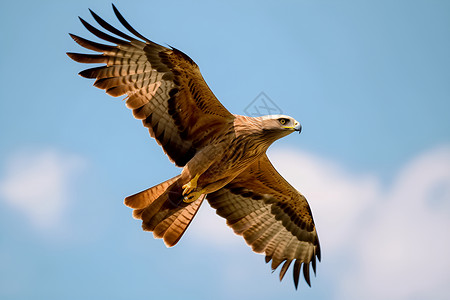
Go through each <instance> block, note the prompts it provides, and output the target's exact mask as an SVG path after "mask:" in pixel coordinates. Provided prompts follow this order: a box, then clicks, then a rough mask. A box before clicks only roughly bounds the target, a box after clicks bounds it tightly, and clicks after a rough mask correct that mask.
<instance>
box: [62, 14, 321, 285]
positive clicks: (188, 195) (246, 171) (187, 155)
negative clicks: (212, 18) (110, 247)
mask: <svg viewBox="0 0 450 300" xmlns="http://www.w3.org/2000/svg"><path fill="white" fill-rule="evenodd" d="M113 9H114V13H115V15H116V16H117V18H118V19H119V21H120V23H122V25H123V26H124V27H125V28H126V29H127V30H128V31H129V34H132V35H134V37H133V36H131V35H129V34H127V33H124V32H122V31H119V30H118V29H116V28H115V27H113V26H111V25H110V24H109V23H107V22H106V21H104V20H103V19H102V18H100V17H99V16H98V15H97V14H95V13H94V12H92V11H90V12H91V14H92V16H93V18H94V19H95V21H97V23H98V24H99V25H100V26H101V27H103V29H105V30H106V31H107V32H109V33H106V32H104V31H101V30H99V29H97V28H95V27H94V26H92V25H90V24H89V23H87V22H86V21H85V20H83V19H82V18H80V20H81V23H82V24H83V25H84V27H86V29H87V30H89V31H90V32H91V33H92V34H94V35H95V36H97V37H98V38H100V39H102V40H105V41H107V42H110V43H112V44H113V45H106V44H100V43H96V42H92V41H89V40H87V39H84V38H81V37H79V36H76V35H73V34H70V36H71V37H72V38H73V39H74V41H75V42H77V43H78V44H79V45H81V46H83V47H84V48H87V49H89V50H93V51H96V52H99V53H101V54H80V53H67V55H68V56H69V57H70V58H72V59H73V60H75V61H77V62H80V63H95V64H103V65H101V66H99V67H95V68H90V69H86V70H84V71H82V72H80V73H79V74H80V75H81V76H83V77H86V78H94V79H96V80H95V83H94V86H96V87H98V88H101V89H104V90H106V93H107V94H109V95H111V96H114V97H117V96H122V95H127V97H126V106H127V107H128V108H129V109H131V110H132V111H133V115H134V117H135V118H136V119H140V120H142V122H143V124H144V126H145V127H147V128H148V130H149V131H150V136H151V137H153V138H155V139H156V141H157V143H158V144H159V145H161V146H162V148H163V149H164V152H165V153H166V154H167V156H168V157H169V159H170V160H171V161H172V162H174V163H175V165H176V166H178V167H181V168H183V169H182V171H181V174H180V175H178V176H176V177H174V178H172V179H169V180H167V181H165V182H163V183H161V184H158V185H156V186H154V187H151V188H149V189H147V190H145V191H142V192H140V193H137V194H135V195H132V196H129V197H127V198H126V199H125V204H126V205H127V206H129V207H130V208H132V209H134V211H133V217H134V218H136V219H140V220H142V228H143V229H144V230H146V231H152V232H153V235H154V236H155V237H156V238H162V239H163V240H164V242H165V244H166V245H167V246H168V247H172V246H174V245H175V244H176V243H177V242H178V241H179V240H180V238H181V236H182V235H183V233H184V232H185V230H186V229H187V227H188V226H189V224H190V222H191V221H192V219H193V218H194V216H195V214H196V213H197V211H198V209H199V207H200V205H201V204H202V202H203V200H204V199H207V200H208V202H209V204H210V205H211V206H212V207H213V208H214V209H216V212H217V214H218V215H219V216H221V217H223V218H225V219H226V220H227V224H228V225H229V226H230V227H231V228H233V230H234V232H235V233H236V234H238V235H242V236H243V237H244V239H245V241H246V242H247V244H249V245H250V246H251V247H252V249H253V251H255V252H257V253H264V254H265V256H266V262H270V261H271V260H272V270H275V269H277V268H278V267H279V266H280V265H281V264H282V263H283V262H284V264H283V266H282V267H281V270H280V274H279V277H280V280H282V279H283V277H284V275H285V273H286V271H287V269H288V268H289V266H290V265H291V263H292V262H294V267H293V273H294V284H295V288H297V287H298V281H299V275H300V269H301V266H302V265H303V275H304V278H305V280H306V282H307V283H308V285H311V283H310V270H309V269H310V265H312V268H313V270H314V273H315V272H316V257H317V259H318V260H319V261H320V245H319V239H318V237H317V232H316V227H315V225H314V221H313V217H312V213H311V209H310V208H309V205H308V202H307V201H306V199H305V197H304V196H303V195H302V194H300V193H299V192H298V191H297V190H296V189H295V188H294V187H292V186H291V185H290V184H289V183H288V182H287V181H286V180H285V179H284V178H283V177H282V176H281V175H280V174H279V173H278V172H277V171H276V170H275V168H274V167H273V165H272V164H271V163H270V161H269V159H268V158H267V155H266V150H267V148H268V147H269V146H270V145H271V144H272V143H273V142H274V141H276V140H277V139H279V138H281V137H284V136H286V135H288V134H291V133H292V132H294V131H297V132H300V131H301V126H300V123H299V122H297V121H296V120H294V119H293V118H291V117H289V116H285V115H270V116H263V117H256V118H252V117H246V116H240V115H235V114H232V113H230V112H229V111H228V110H227V109H226V108H225V107H224V106H223V105H222V104H221V103H220V102H219V100H217V98H216V97H215V96H214V94H213V92H212V91H211V90H210V89H209V87H208V85H207V84H206V82H205V80H204V79H203V77H202V75H201V73H200V70H199V68H198V66H197V65H196V64H195V62H194V61H193V60H192V59H191V58H189V56H187V55H186V54H184V53H183V52H181V51H179V50H177V49H175V48H173V47H163V46H161V45H158V44H156V43H154V42H152V41H150V40H148V39H147V38H145V37H144V36H143V35H141V34H140V33H138V32H137V31H136V30H135V29H134V28H133V27H131V26H130V24H129V23H128V22H127V21H126V20H125V19H124V17H123V16H122V15H121V14H120V13H119V11H118V10H117V9H116V7H115V6H114V5H113ZM111 34H113V35H114V36H113V35H111Z"/></svg>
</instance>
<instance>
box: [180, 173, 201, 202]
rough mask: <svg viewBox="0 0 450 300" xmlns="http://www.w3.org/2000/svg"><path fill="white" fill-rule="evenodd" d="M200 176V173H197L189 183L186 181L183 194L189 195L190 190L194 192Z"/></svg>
mask: <svg viewBox="0 0 450 300" xmlns="http://www.w3.org/2000/svg"><path fill="white" fill-rule="evenodd" d="M199 177H200V174H197V175H195V176H194V178H192V179H191V181H189V182H188V183H186V184H185V185H183V186H182V188H183V193H182V195H187V194H189V193H190V192H192V191H193V190H194V189H195V188H197V180H198V178H199ZM184 198H185V199H186V197H184ZM194 200H195V199H194ZM192 201H193V200H192ZM184 202H186V201H184Z"/></svg>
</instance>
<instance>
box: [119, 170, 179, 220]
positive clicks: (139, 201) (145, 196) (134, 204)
mask: <svg viewBox="0 0 450 300" xmlns="http://www.w3.org/2000/svg"><path fill="white" fill-rule="evenodd" d="M178 178H180V175H178V176H175V177H174V178H171V179H169V180H167V181H164V182H163V183H160V184H158V185H155V186H153V187H151V188H149V189H146V190H145V191H142V192H139V193H137V194H134V195H132V196H128V197H126V198H125V201H124V203H125V205H126V206H128V207H130V208H133V209H136V210H140V209H143V208H146V207H147V206H149V205H150V204H151V203H152V202H153V201H155V200H156V199H157V198H158V197H159V196H161V195H162V194H163V193H164V192H165V191H166V189H167V188H168V187H169V186H170V185H171V184H173V183H174V182H175V181H177V180H178ZM136 210H135V211H134V212H133V217H134V218H136V219H140V214H139V213H137V212H136ZM135 214H136V216H135Z"/></svg>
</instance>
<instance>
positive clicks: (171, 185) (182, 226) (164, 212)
mask: <svg viewBox="0 0 450 300" xmlns="http://www.w3.org/2000/svg"><path fill="white" fill-rule="evenodd" d="M179 178H180V175H178V176H175V177H173V178H171V179H169V180H167V181H164V182H163V183H160V184H158V185H155V186H153V187H151V188H149V189H147V190H144V191H142V192H139V193H137V194H134V195H132V196H129V197H127V198H125V205H126V206H128V207H130V208H133V209H134V211H133V218H135V219H139V220H142V229H144V230H145V231H153V236H154V237H155V238H162V239H163V240H164V243H165V244H166V246H167V247H172V246H174V245H176V243H178V241H179V240H180V238H181V237H182V236H183V234H184V232H185V231H186V229H187V227H188V226H189V224H190V223H191V221H192V219H193V218H194V216H195V214H196V213H197V211H198V209H199V208H200V205H201V204H202V202H203V200H204V199H205V196H206V195H201V196H200V197H199V198H198V199H197V200H195V201H193V202H191V203H185V202H183V200H182V199H183V197H182V191H183V189H182V188H181V186H182V184H180V183H179Z"/></svg>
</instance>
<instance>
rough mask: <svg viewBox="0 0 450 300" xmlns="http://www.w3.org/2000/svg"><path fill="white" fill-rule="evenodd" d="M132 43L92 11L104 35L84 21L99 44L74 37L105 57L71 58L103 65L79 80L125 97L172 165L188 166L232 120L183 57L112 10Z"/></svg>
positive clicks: (122, 33)
mask: <svg viewBox="0 0 450 300" xmlns="http://www.w3.org/2000/svg"><path fill="white" fill-rule="evenodd" d="M113 9H114V12H115V14H116V16H117V18H118V19H119V21H120V22H121V23H122V25H123V26H124V27H125V28H126V29H128V31H129V32H130V33H131V34H132V35H134V36H136V37H137V38H135V37H132V36H130V35H128V34H126V33H124V32H121V31H119V30H118V29H116V28H115V27H113V26H112V25H110V24H108V23H107V22H106V21H104V20H103V19H102V18H100V17H99V16H98V15H96V14H95V13H94V12H92V11H91V14H92V16H93V17H94V19H95V20H96V21H97V23H98V24H99V25H100V26H101V27H103V28H104V29H105V30H107V31H109V33H112V34H114V35H116V36H118V37H115V36H112V35H110V34H109V33H105V32H103V31H100V30H99V29H97V28H95V27H93V26H92V25H90V24H89V23H87V22H86V21H85V20H83V19H82V18H80V20H81V22H82V24H83V25H84V26H85V27H86V29H87V30H89V31H90V32H91V33H92V34H94V35H95V36H97V37H98V38H100V39H102V40H104V41H107V42H111V43H113V44H115V45H105V44H99V43H96V42H92V41H89V40H86V39H84V38H81V37H79V36H76V35H73V34H71V35H70V36H71V37H72V38H73V39H74V40H75V42H77V43H78V44H79V45H81V46H83V47H85V48H87V49H89V50H93V51H96V52H100V53H101V54H80V53H67V55H68V56H69V57H70V58H72V59H73V60H75V61H77V62H80V63H100V64H105V65H103V66H100V67H95V68H90V69H87V70H84V71H82V72H80V73H79V74H80V75H81V76H83V77H86V78H94V79H96V81H95V83H94V86H96V87H98V88H101V89H104V90H106V93H107V94H109V95H111V96H115V97H117V96H121V95H127V97H126V105H127V107H128V108H130V109H132V110H133V115H134V117H135V118H137V119H141V120H142V121H143V124H144V126H145V127H147V128H148V129H149V131H150V135H151V136H152V137H154V138H155V139H156V141H157V142H158V144H160V145H161V146H162V147H163V149H164V152H165V153H166V154H167V155H168V156H169V158H170V160H171V161H173V162H175V164H176V165H177V166H184V165H185V164H186V163H187V162H188V161H189V160H190V159H191V158H192V157H193V156H194V155H195V153H196V152H197V151H198V150H199V149H201V148H202V147H203V146H204V145H207V144H208V143H209V142H210V141H211V140H212V139H214V138H215V137H217V136H220V134H221V133H222V132H225V131H227V130H228V128H229V127H230V126H232V122H233V119H234V116H233V115H232V114H231V113H230V112H229V111H228V110H227V109H226V108H225V107H224V106H223V105H222V104H221V103H220V102H219V100H217V98H216V97H215V96H214V94H213V92H212V91H211V90H210V89H209V87H208V85H207V84H206V82H205V80H204V79H203V77H202V75H201V73H200V70H199V68H198V66H197V65H196V64H195V62H194V61H193V60H192V59H191V58H189V57H188V56H187V55H186V54H184V53H183V52H181V51H179V50H177V49H175V48H167V47H163V46H161V45H158V44H156V43H154V42H152V41H150V40H148V39H147V38H145V37H144V36H142V35H141V34H139V33H138V32H137V31H136V30H135V29H134V28H133V27H131V26H130V25H129V23H128V22H127V21H126V20H125V19H124V18H123V16H122V15H121V14H120V13H119V11H118V10H117V9H116V7H115V6H114V5H113Z"/></svg>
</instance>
